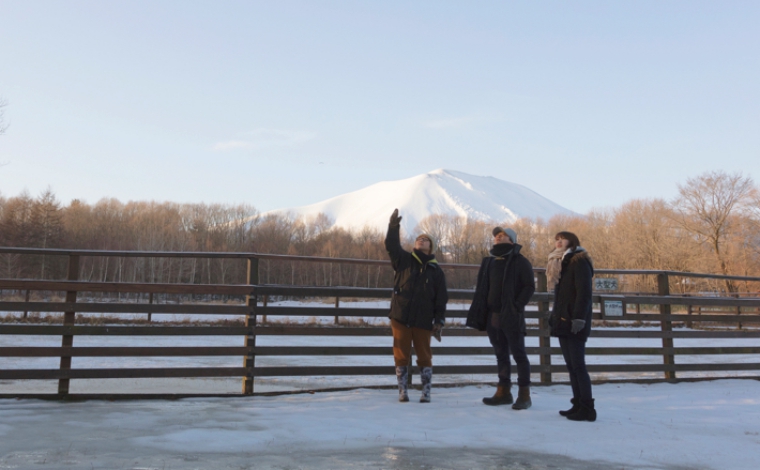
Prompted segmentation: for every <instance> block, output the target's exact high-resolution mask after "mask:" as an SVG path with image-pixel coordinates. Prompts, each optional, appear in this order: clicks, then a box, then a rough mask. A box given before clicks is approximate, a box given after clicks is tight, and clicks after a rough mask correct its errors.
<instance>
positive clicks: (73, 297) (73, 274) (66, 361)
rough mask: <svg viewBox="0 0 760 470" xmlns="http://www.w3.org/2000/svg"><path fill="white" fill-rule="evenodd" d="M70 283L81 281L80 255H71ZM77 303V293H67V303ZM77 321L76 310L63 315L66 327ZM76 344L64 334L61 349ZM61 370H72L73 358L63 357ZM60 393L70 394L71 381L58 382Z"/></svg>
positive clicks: (72, 338)
mask: <svg viewBox="0 0 760 470" xmlns="http://www.w3.org/2000/svg"><path fill="white" fill-rule="evenodd" d="M67 279H68V280H69V281H76V280H77V279H79V256H78V255H70V256H69V266H68V278H67ZM76 301H77V292H76V291H67V292H66V303H67V304H73V303H75V302H76ZM75 320H76V311H74V310H67V311H64V313H63V324H64V326H70V325H73V324H74V323H75ZM73 344H74V336H72V335H71V334H64V335H63V336H62V337H61V347H62V348H70V347H71V346H73ZM60 368H61V370H66V369H71V356H66V355H62V356H61V363H60ZM58 393H59V394H62V395H65V394H67V393H69V379H60V380H59V381H58Z"/></svg>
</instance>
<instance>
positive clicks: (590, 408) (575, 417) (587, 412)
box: [567, 400, 596, 422]
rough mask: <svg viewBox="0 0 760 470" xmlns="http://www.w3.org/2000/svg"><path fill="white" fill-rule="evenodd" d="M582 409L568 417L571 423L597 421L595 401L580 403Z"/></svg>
mask: <svg viewBox="0 0 760 470" xmlns="http://www.w3.org/2000/svg"><path fill="white" fill-rule="evenodd" d="M579 404H580V408H579V410H578V411H576V412H575V413H573V414H571V415H567V419H569V420H570V421H592V422H593V421H596V410H595V409H594V400H591V401H590V402H587V401H579Z"/></svg>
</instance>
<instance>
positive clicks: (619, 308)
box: [604, 300, 623, 317]
mask: <svg viewBox="0 0 760 470" xmlns="http://www.w3.org/2000/svg"><path fill="white" fill-rule="evenodd" d="M604 316H605V317H622V316H623V301H622V300H605V301H604Z"/></svg>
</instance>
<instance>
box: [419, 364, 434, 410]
mask: <svg viewBox="0 0 760 470" xmlns="http://www.w3.org/2000/svg"><path fill="white" fill-rule="evenodd" d="M420 381H421V382H422V396H421V397H420V403H430V388H431V386H432V382H433V368H432V367H423V368H422V370H421V371H420Z"/></svg>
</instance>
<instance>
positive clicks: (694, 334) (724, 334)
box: [591, 328, 760, 339]
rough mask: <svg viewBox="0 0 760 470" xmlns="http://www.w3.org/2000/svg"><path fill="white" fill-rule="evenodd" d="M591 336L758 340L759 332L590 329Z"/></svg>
mask: <svg viewBox="0 0 760 470" xmlns="http://www.w3.org/2000/svg"><path fill="white" fill-rule="evenodd" d="M591 336H592V337H595V338H663V337H668V338H716V339H717V338H760V331H758V330H756V331H746V330H742V331H724V330H711V331H679V330H674V331H669V332H662V331H642V330H634V329H631V330H630V331H627V330H611V331H610V330H602V329H600V328H596V329H592V330H591Z"/></svg>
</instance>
